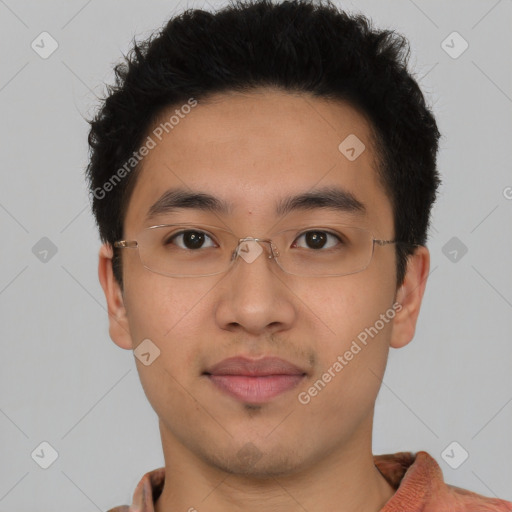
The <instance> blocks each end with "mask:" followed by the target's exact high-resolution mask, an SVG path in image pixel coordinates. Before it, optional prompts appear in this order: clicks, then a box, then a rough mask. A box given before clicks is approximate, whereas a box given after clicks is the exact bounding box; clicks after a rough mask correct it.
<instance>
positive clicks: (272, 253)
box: [232, 236, 279, 262]
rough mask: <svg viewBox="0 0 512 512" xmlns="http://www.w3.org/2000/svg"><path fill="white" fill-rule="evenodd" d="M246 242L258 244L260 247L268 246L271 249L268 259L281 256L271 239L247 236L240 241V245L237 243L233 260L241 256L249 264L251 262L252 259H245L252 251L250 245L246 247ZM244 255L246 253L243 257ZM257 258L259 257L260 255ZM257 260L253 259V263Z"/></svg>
mask: <svg viewBox="0 0 512 512" xmlns="http://www.w3.org/2000/svg"><path fill="white" fill-rule="evenodd" d="M246 242H257V243H258V244H259V245H260V246H261V245H263V244H266V245H267V246H268V249H269V250H268V256H267V258H268V259H276V258H277V257H278V256H279V251H278V249H277V247H276V246H275V244H274V242H273V240H271V239H270V238H254V237H252V236H247V237H244V238H239V239H238V243H237V245H236V247H235V249H234V251H233V255H232V259H233V260H234V259H237V258H238V256H241V257H242V258H243V259H245V260H246V261H247V262H249V261H250V259H248V258H246V257H245V254H248V253H249V252H250V250H251V249H250V247H249V245H246V246H245V247H244V243H246ZM242 253H244V255H242ZM257 256H259V254H258V255H257ZM257 256H256V257H257ZM255 259H256V258H254V259H251V261H254V260H255Z"/></svg>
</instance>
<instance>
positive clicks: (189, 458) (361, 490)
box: [155, 424, 395, 512]
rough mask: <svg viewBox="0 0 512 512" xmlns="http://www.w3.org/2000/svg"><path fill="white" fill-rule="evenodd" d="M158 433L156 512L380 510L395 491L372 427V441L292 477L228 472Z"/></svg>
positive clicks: (365, 431) (368, 435) (368, 431)
mask: <svg viewBox="0 0 512 512" xmlns="http://www.w3.org/2000/svg"><path fill="white" fill-rule="evenodd" d="M160 429H161V434H162V441H163V447H164V456H165V461H166V464H165V484H164V488H163V491H162V494H161V495H160V497H159V498H158V500H157V501H156V503H155V512H171V511H176V510H187V511H188V510H190V511H191V512H193V511H194V510H206V509H207V510H208V511H209V512H227V511H229V512H260V511H261V510H262V509H267V510H273V511H275V512H292V511H296V510H307V511H308V512H320V511H325V510H332V511H335V512H363V511H364V512H378V511H380V510H381V509H382V507H383V506H384V504H385V503H386V502H387V501H388V500H389V499H390V498H391V497H392V496H393V494H394V492H395V491H394V489H393V488H392V487H391V486H390V485H389V483H388V482H387V481H386V480H385V479H384V477H383V476H382V475H381V473H380V472H379V470H378V469H377V468H376V467H375V465H374V462H373V454H372V452H371V427H370V428H369V429H361V430H362V431H363V434H365V435H366V440H367V441H369V442H367V443H365V444H364V445H362V444H361V438H358V439H354V440H353V442H352V443H349V444H348V445H344V446H342V447H340V448H339V449H338V450H335V451H331V453H329V454H325V455H323V456H319V458H318V461H317V462H316V463H314V464H310V465H309V466H307V467H303V468H302V469H300V470H299V471H296V472H294V473H293V474H289V473H288V474H284V475H273V476H267V477H264V476H262V475H257V476H255V475H251V474H244V475H241V474H234V473H228V472H226V471H224V470H222V469H220V468H219V467H215V465H212V464H207V463H206V462H205V461H204V460H202V459H200V458H198V457H197V456H196V455H195V454H193V453H192V452H190V451H189V450H188V449H187V448H186V447H184V446H183V445H182V444H180V443H179V442H177V440H176V439H175V438H174V437H173V436H172V435H171V434H170V433H169V432H168V431H166V430H165V427H163V425H162V424H161V425H160ZM361 430H360V431H359V432H360V433H361ZM356 446H357V449H355V447H356ZM363 448H364V450H363Z"/></svg>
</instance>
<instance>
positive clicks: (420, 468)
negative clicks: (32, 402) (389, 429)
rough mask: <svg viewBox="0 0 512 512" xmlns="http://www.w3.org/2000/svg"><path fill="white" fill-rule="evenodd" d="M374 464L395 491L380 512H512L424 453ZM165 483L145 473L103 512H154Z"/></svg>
mask: <svg viewBox="0 0 512 512" xmlns="http://www.w3.org/2000/svg"><path fill="white" fill-rule="evenodd" d="M373 459H374V463H375V465H376V466H377V469H378V470H379V471H380V472H381V473H382V475H383V476H384V478H385V479H386V480H387V481H388V482H389V484H390V485H391V486H392V487H393V488H394V489H396V492H395V494H394V495H393V496H392V497H391V499H389V500H388V501H387V502H386V504H385V505H384V507H383V508H382V509H381V510H380V512H512V502H511V501H505V500H500V499H497V498H487V497H485V496H482V495H480V494H476V493H474V492H471V491H466V490H464V489H461V488H459V487H454V486H452V485H448V484H446V483H445V482H444V479H443V473H442V471H441V468H440V467H439V464H438V463H437V462H436V461H435V460H434V459H433V458H432V457H431V456H430V455H429V454H428V453H427V452H423V451H421V452H417V453H416V454H414V453H411V452H399V453H394V454H388V455H374V457H373ZM164 480H165V468H163V467H162V468H158V469H155V470H153V471H149V472H148V473H146V474H145V475H144V476H143V477H142V479H141V480H140V482H139V484H138V485H137V487H136V488H135V492H134V493H133V501H132V505H131V506H128V505H121V506H119V507H115V508H112V509H110V510H108V511H107V512H154V503H155V501H156V500H157V499H158V497H159V496H160V494H161V492H162V488H163V485H164Z"/></svg>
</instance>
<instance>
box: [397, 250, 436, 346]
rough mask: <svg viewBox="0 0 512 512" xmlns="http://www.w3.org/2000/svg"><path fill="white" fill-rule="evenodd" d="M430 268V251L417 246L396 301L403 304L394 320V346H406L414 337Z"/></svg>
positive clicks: (408, 263)
mask: <svg viewBox="0 0 512 512" xmlns="http://www.w3.org/2000/svg"><path fill="white" fill-rule="evenodd" d="M429 269H430V253H429V251H428V249H427V248H426V247H424V246H420V247H417V248H416V250H415V251H414V253H413V254H411V255H410V256H409V258H408V260H407V271H406V274H405V279H404V282H403V284H402V286H401V287H400V288H399V290H398V292H397V296H396V302H397V303H398V304H401V306H402V308H401V309H400V310H398V309H397V313H396V315H395V318H394V320H393V331H392V334H391V342H390V346H391V347H393V348H401V347H404V346H405V345H407V344H408V343H409V342H410V341H411V340H412V339H413V337H414V332H415V330H416V322H417V320H418V315H419V313H420V306H421V300H422V299H423V294H424V292H425V287H426V285H427V278H428V273H429Z"/></svg>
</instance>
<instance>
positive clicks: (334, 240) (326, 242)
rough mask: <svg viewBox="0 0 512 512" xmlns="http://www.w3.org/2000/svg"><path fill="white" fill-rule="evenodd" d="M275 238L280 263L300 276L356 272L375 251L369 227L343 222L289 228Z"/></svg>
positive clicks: (336, 274) (291, 272)
mask: <svg viewBox="0 0 512 512" xmlns="http://www.w3.org/2000/svg"><path fill="white" fill-rule="evenodd" d="M275 240H276V244H277V246H278V247H279V258H278V263H279V265H280V266H281V268H282V269H283V270H284V271H285V272H288V273H290V274H294V275H298V276H341V275H347V274H354V273H356V272H360V271H361V270H363V269H365V268H366V267H367V266H368V264H369V263H370V260H371V258H372V253H373V236H372V234H371V233H370V232H369V231H367V230H365V229H362V228H357V227H351V226H345V225H340V224H337V225H334V224H331V225H330V227H329V228H327V227H326V228H323V227H322V228H321V227H318V228H307V229H305V230H304V229H302V230H300V231H298V230H296V229H294V230H287V231H285V232H282V233H280V234H279V236H278V237H275ZM281 248H282V249H281Z"/></svg>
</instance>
